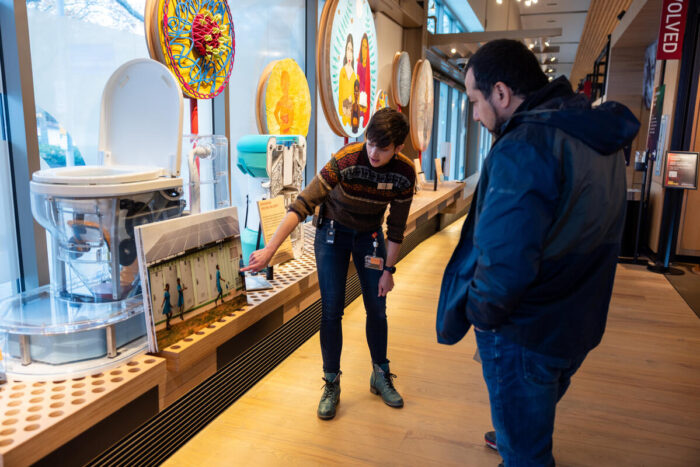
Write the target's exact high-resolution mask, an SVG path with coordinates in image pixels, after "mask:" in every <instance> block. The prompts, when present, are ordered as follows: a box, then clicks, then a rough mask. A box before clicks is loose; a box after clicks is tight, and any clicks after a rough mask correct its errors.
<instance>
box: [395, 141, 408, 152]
mask: <svg viewBox="0 0 700 467" xmlns="http://www.w3.org/2000/svg"><path fill="white" fill-rule="evenodd" d="M404 146H406V143H404V144H399V145H398V146H396V147H394V154H398V153H400V152H401V150H402V149H403V147H404Z"/></svg>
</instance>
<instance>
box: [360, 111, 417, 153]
mask: <svg viewBox="0 0 700 467" xmlns="http://www.w3.org/2000/svg"><path fill="white" fill-rule="evenodd" d="M408 129H409V126H408V119H407V118H406V116H405V115H404V114H402V113H401V112H399V111H396V110H394V109H391V108H389V107H385V108H383V109H379V110H377V111H376V112H375V113H374V115H373V116H372V118H371V119H370V121H369V125H367V132H366V133H365V139H366V140H367V141H371V142H372V143H374V144H376V145H377V146H379V147H380V148H385V147H387V146H389V145H390V144H391V143H394V145H395V146H400V145H402V144H403V143H404V141H406V137H407V136H408Z"/></svg>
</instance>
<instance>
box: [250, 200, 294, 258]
mask: <svg viewBox="0 0 700 467" xmlns="http://www.w3.org/2000/svg"><path fill="white" fill-rule="evenodd" d="M258 211H259V212H260V224H261V225H262V231H263V238H264V239H265V245H269V244H270V240H271V239H272V236H273V235H274V234H275V231H276V230H277V227H278V226H279V225H280V223H282V219H284V216H285V215H286V214H287V212H286V210H285V209H284V197H283V196H277V197H275V198H272V199H263V200H261V201H258ZM290 259H294V253H293V252H292V242H291V241H290V240H289V237H287V238H286V239H285V240H284V241H283V242H282V245H280V247H279V248H278V249H277V253H275V256H273V257H272V259H271V260H270V265H271V266H274V265H276V264H280V263H284V262H285V261H289V260H290Z"/></svg>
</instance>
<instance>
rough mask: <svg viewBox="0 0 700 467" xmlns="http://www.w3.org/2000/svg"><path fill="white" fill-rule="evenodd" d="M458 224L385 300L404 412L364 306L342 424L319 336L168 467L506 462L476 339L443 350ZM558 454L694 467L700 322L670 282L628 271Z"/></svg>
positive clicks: (424, 252) (568, 404) (408, 262)
mask: <svg viewBox="0 0 700 467" xmlns="http://www.w3.org/2000/svg"><path fill="white" fill-rule="evenodd" d="M462 222H463V220H460V221H458V222H456V223H454V224H453V225H451V226H450V227H448V228H447V229H445V230H444V231H442V232H440V233H438V234H436V235H435V236H433V237H431V238H430V239H428V240H427V241H425V242H424V243H423V244H421V245H420V246H419V247H418V248H416V249H415V250H414V251H413V252H412V253H411V254H410V255H409V256H407V257H406V258H405V259H404V260H402V261H401V263H400V264H399V270H398V272H397V274H396V288H395V289H394V291H393V292H392V293H391V294H390V295H389V300H388V306H389V310H388V314H389V358H390V359H391V368H392V371H393V372H394V373H397V374H398V375H399V378H398V379H397V380H396V386H397V388H398V389H399V390H400V392H401V394H402V395H403V397H404V399H405V401H406V404H405V407H404V408H403V409H392V408H390V407H388V406H386V405H384V404H383V403H382V402H381V400H380V398H379V397H377V396H374V395H372V394H371V393H370V392H369V376H370V372H371V364H370V356H369V350H368V348H367V344H366V340H365V324H364V308H363V305H362V300H361V299H358V300H355V301H354V302H353V303H352V304H351V305H350V306H349V307H348V308H347V309H346V313H345V318H344V323H343V332H344V349H343V357H342V362H341V368H342V371H343V376H342V378H341V379H342V395H341V403H340V406H339V410H338V415H337V416H336V418H335V419H334V420H331V421H321V420H319V419H318V418H317V417H316V407H317V404H318V400H319V397H320V396H321V392H322V391H321V387H322V384H323V382H322V381H321V376H322V372H321V355H320V344H319V339H318V334H316V336H314V338H312V339H310V340H309V341H308V342H307V343H306V344H304V345H303V346H302V347H300V348H299V349H298V350H297V351H296V352H295V353H294V354H293V355H292V356H291V357H290V358H288V359H287V360H286V361H284V363H282V364H281V365H280V366H279V367H277V368H276V369H275V371H273V372H272V373H270V374H269V375H268V376H267V377H265V378H264V379H263V380H261V381H260V382H259V383H258V384H257V385H256V386H255V387H254V388H253V389H251V390H250V391H249V392H248V393H247V394H246V395H244V396H243V397H242V398H241V399H239V400H238V401H237V402H236V403H235V404H234V405H233V406H231V407H230V408H229V409H228V410H227V411H226V412H224V413H223V414H222V415H221V416H219V417H218V418H217V419H216V420H215V421H214V422H212V423H211V424H210V425H208V426H207V427H206V428H205V429H204V430H202V431H201V432H200V433H199V434H198V435H197V436H196V437H195V438H193V439H192V441H191V442H189V443H188V444H187V445H185V446H184V447H183V448H182V449H180V450H179V451H178V452H177V453H176V454H175V455H174V456H172V457H171V458H170V459H169V460H168V461H167V462H166V465H170V466H191V465H208V466H215V465H256V466H257V465H304V466H307V465H328V464H331V463H333V464H365V465H369V464H372V465H379V464H383V465H421V466H422V465H467V466H496V465H497V464H498V463H499V461H500V456H498V454H497V453H496V452H494V451H492V450H490V449H488V448H486V447H485V446H484V444H483V433H484V432H485V431H487V430H489V429H491V423H490V414H489V405H488V394H487V392H486V386H485V384H484V382H483V378H482V375H481V366H480V365H479V364H478V363H476V362H475V361H474V360H473V358H472V357H473V355H474V351H475V349H476V345H475V342H474V336H473V334H472V333H471V332H470V333H469V334H468V336H467V337H466V338H465V339H464V340H463V341H462V342H460V343H459V344H457V345H455V346H452V347H448V346H442V345H438V344H437V343H436V339H435V331H434V329H435V307H436V303H437V298H438V291H439V286H440V280H441V278H442V271H443V269H444V266H445V264H446V263H447V260H448V259H449V256H450V254H451V252H452V250H453V248H454V246H455V245H456V243H457V240H458V237H459V231H460V228H461V226H462ZM162 441H164V442H165V441H166V440H162ZM554 455H555V458H556V460H557V464H558V465H563V466H624V465H630V466H631V465H648V466H676V465H677V466H690V465H699V464H700V320H698V318H697V317H696V316H695V315H694V314H693V312H692V311H691V310H690V308H689V307H688V306H687V305H686V303H685V302H684V301H683V300H682V299H681V298H680V296H679V295H678V294H677V293H676V292H675V290H674V289H673V287H672V286H671V285H670V284H669V283H668V282H667V281H666V279H665V278H664V277H663V276H659V275H655V274H652V273H649V272H647V271H646V270H645V269H643V268H641V267H638V266H620V269H619V270H618V275H617V282H616V285H615V293H614V298H613V303H612V307H611V311H610V317H609V320H608V330H607V333H606V335H605V338H604V340H603V343H602V344H601V345H600V346H599V347H598V348H597V349H595V350H594V351H593V352H592V353H591V354H590V355H589V357H588V359H587V360H586V361H585V362H584V364H583V366H582V368H581V370H580V371H579V372H578V373H577V374H576V375H575V376H574V378H573V382H572V385H571V388H570V389H569V392H568V393H567V394H566V396H565V397H564V399H563V400H562V402H561V403H560V404H559V408H558V412H557V422H556V430H555V436H554Z"/></svg>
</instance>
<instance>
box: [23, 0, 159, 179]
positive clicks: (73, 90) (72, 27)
mask: <svg viewBox="0 0 700 467" xmlns="http://www.w3.org/2000/svg"><path fill="white" fill-rule="evenodd" d="M143 7H144V6H143V4H141V5H138V1H137V0H130V1H127V0H119V1H117V0H77V1H74V2H69V3H66V2H62V1H59V0H29V1H27V17H28V22H29V37H30V46H31V56H32V72H33V78H34V97H35V101H36V107H37V134H38V136H39V150H40V156H41V159H42V167H56V166H60V165H80V164H96V163H98V154H97V143H98V136H99V135H98V134H99V121H100V118H99V117H100V102H101V99H102V89H103V87H104V85H105V83H106V82H107V79H108V78H109V76H110V75H111V74H112V72H114V70H116V69H117V68H118V67H119V66H120V65H121V64H123V63H124V62H126V61H128V60H131V59H134V58H140V57H148V50H147V49H146V40H145V38H144V25H143V17H142V16H141V13H140V12H141V11H143Z"/></svg>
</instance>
